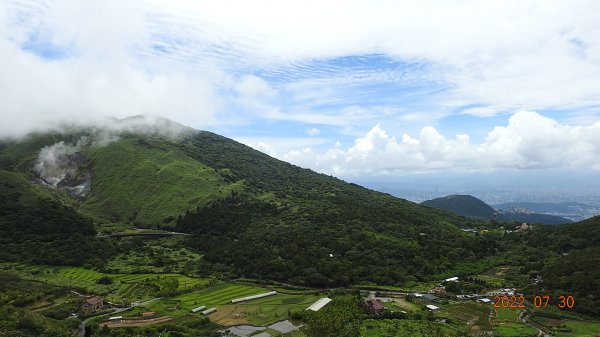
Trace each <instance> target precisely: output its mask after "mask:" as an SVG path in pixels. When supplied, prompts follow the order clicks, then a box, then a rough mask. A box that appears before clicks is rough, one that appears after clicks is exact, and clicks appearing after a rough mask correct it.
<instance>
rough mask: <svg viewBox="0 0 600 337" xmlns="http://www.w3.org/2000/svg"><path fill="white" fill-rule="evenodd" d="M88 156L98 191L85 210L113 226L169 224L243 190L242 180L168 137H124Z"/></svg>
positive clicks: (92, 196)
mask: <svg viewBox="0 0 600 337" xmlns="http://www.w3.org/2000/svg"><path fill="white" fill-rule="evenodd" d="M87 152H88V153H87V154H88V156H89V158H90V160H91V161H92V165H93V170H94V179H93V185H92V191H93V193H92V194H91V196H90V198H89V199H87V200H86V201H85V202H84V203H83V205H82V208H83V209H82V211H83V212H86V213H89V214H93V215H95V216H96V217H97V218H100V219H105V220H108V221H110V222H117V223H118V222H128V223H132V224H135V225H141V226H157V225H161V226H168V225H169V224H172V223H173V222H174V220H175V219H176V218H177V216H178V215H180V214H183V213H185V212H186V211H188V210H190V209H192V208H195V207H197V206H198V205H205V204H206V203H207V202H209V201H212V200H215V199H220V198H222V197H224V196H227V195H229V194H231V192H232V191H236V190H240V189H241V188H243V182H242V181H239V182H236V183H234V182H230V181H227V179H226V178H224V177H223V176H222V175H221V174H219V172H217V171H215V170H214V169H212V168H210V167H208V166H206V165H203V164H202V163H200V162H198V161H196V160H193V159H191V158H189V157H187V156H185V155H184V154H182V153H181V151H179V150H178V149H177V148H176V147H175V146H174V144H172V143H170V142H167V141H164V140H162V139H156V138H151V137H145V138H139V137H135V136H124V137H122V138H121V139H120V140H119V141H116V142H112V143H110V144H108V145H106V146H102V147H99V146H95V147H92V148H90V149H89V150H88V151H87ZM124 181H126V182H127V184H126V186H125V187H124V186H123V182H124Z"/></svg>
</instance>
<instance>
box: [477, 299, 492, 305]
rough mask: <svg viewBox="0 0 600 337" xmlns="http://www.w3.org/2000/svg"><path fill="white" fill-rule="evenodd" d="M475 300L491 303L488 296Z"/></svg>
mask: <svg viewBox="0 0 600 337" xmlns="http://www.w3.org/2000/svg"><path fill="white" fill-rule="evenodd" d="M477 302H481V303H485V304H487V303H492V300H490V299H489V298H485V297H484V298H480V299H478V300H477Z"/></svg>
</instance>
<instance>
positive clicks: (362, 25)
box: [0, 0, 600, 188]
mask: <svg viewBox="0 0 600 337" xmlns="http://www.w3.org/2000/svg"><path fill="white" fill-rule="evenodd" d="M598 11H600V3H598V2H590V1H562V2H552V3H548V2H535V1H501V2H454V3H451V2H448V3H439V2H437V3H433V2H418V3H415V2H396V1H383V2H378V3H376V4H373V3H371V2H341V1H333V2H316V1H308V2H307V1H302V2H277V1H258V2H252V3H247V2H232V1H223V2H218V3H215V2H211V3H207V2H195V1H168V2H160V1H151V0H148V1H116V0H114V1H113V0H111V1H89V2H85V3H84V2H80V1H33V0H32V1H4V2H2V3H1V4H0V54H1V55H2V62H0V71H1V72H2V74H3V76H2V77H1V78H0V86H1V87H2V88H3V90H0V100H1V101H2V102H3V107H2V110H1V111H0V117H1V120H2V123H1V126H0V138H7V137H8V138H10V137H19V136H22V135H24V134H26V133H27V132H31V131H34V130H43V129H45V128H47V127H48V126H51V125H55V124H58V123H61V122H65V121H69V122H75V123H77V122H89V121H93V120H96V119H98V118H101V117H104V116H115V117H125V116H131V115H138V114H153V115H159V116H164V117H167V118H170V119H173V120H175V121H177V122H180V123H182V124H185V125H188V126H191V127H194V128H197V129H204V130H209V131H214V132H216V133H219V134H222V135H224V136H227V137H230V138H233V139H236V140H238V141H240V142H243V143H245V144H247V145H249V146H252V147H254V148H256V149H258V150H260V151H263V152H265V153H267V154H269V155H272V156H274V157H276V158H279V159H282V160H285V161H289V162H291V163H294V164H297V165H300V166H302V167H307V168H311V169H313V170H315V171H318V172H323V173H326V174H332V175H335V176H338V177H341V178H344V179H348V180H351V181H368V180H370V179H376V180H386V181H388V182H393V181H395V180H397V179H400V178H402V177H412V178H415V177H417V176H416V175H415V174H425V175H429V176H430V177H439V178H440V179H444V177H447V176H448V175H450V176H452V175H454V174H459V175H466V174H470V173H477V174H480V173H481V174H485V173H488V172H491V173H493V174H496V175H497V176H505V177H506V178H507V181H515V182H516V181H520V180H522V177H529V176H539V177H546V176H548V180H546V181H543V182H542V183H540V185H539V187H538V188H542V187H543V186H545V185H548V186H551V184H554V183H556V182H558V180H552V178H551V177H550V176H552V172H553V170H560V171H561V172H562V173H561V174H562V175H565V176H570V175H574V174H578V173H577V172H582V171H584V172H588V174H587V175H586V176H588V179H589V182H590V183H594V182H595V180H596V179H597V178H598V174H597V173H598V170H600V26H599V25H598V24H597V15H596V13H597V12H598ZM493 174H492V175H493ZM402 179H404V178H402ZM511 179H512V180H511ZM416 180H417V181H419V179H418V178H416ZM538 180H539V179H538ZM484 183H485V182H483V181H482V184H484ZM511 184H512V183H511ZM513 185H514V184H513Z"/></svg>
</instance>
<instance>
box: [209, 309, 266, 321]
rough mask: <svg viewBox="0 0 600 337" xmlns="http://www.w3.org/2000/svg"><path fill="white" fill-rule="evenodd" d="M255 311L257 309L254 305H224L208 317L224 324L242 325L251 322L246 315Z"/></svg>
mask: <svg viewBox="0 0 600 337" xmlns="http://www.w3.org/2000/svg"><path fill="white" fill-rule="evenodd" d="M254 311H256V307H254V306H248V305H244V306H239V305H222V306H219V307H217V311H215V312H213V313H212V314H210V315H208V317H209V318H210V320H211V321H213V322H215V323H217V324H220V325H223V326H232V325H242V324H249V322H248V320H247V319H246V316H247V315H248V313H252V312H254Z"/></svg>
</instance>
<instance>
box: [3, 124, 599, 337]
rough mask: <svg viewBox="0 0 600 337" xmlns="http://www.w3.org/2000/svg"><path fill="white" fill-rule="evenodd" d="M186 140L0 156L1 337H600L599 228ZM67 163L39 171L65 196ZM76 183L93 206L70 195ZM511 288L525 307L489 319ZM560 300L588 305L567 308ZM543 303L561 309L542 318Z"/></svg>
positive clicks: (204, 138) (140, 140)
mask: <svg viewBox="0 0 600 337" xmlns="http://www.w3.org/2000/svg"><path fill="white" fill-rule="evenodd" d="M164 123H168V122H164ZM184 130H185V131H182V133H180V134H178V135H177V136H176V137H174V138H173V137H167V136H165V135H161V134H160V133H155V134H152V133H150V134H148V133H128V132H125V133H115V135H113V137H111V139H112V140H111V141H110V142H109V143H106V144H105V143H102V144H101V143H100V142H99V141H98V138H96V137H97V135H98V134H99V131H98V130H94V129H91V130H74V131H72V132H71V133H51V134H44V135H36V136H31V137H30V138H28V139H27V140H24V141H19V142H5V143H2V144H1V145H0V177H1V178H2V181H1V183H0V196H2V200H3V202H2V204H1V205H0V206H1V207H0V234H1V235H0V244H1V245H2V248H3V249H2V251H1V252H0V282H1V287H0V305H1V306H2V309H1V310H3V313H4V315H5V317H7V320H6V322H4V323H2V324H0V333H3V332H5V331H12V330H15V329H17V330H18V331H20V332H21V333H22V334H23V335H24V336H34V335H35V336H41V335H44V334H50V335H53V336H71V335H73V334H84V335H86V336H109V337H110V336H147V335H149V334H150V335H158V334H161V333H164V332H167V331H168V332H169V333H170V334H171V335H175V336H221V335H229V336H234V335H232V332H231V331H234V332H235V333H239V334H242V335H244V334H245V333H246V332H247V329H250V328H247V327H246V326H254V327H259V328H252V329H254V330H252V329H250V330H252V331H253V332H250V333H248V334H247V335H248V336H254V335H257V336H267V335H269V336H307V337H327V336H336V337H337V336H353V337H357V336H382V337H383V336H395V335H397V336H406V335H408V336H507V337H508V336H529V335H532V336H534V335H537V334H539V333H540V331H543V334H548V335H556V336H586V333H588V332H589V336H594V333H597V332H599V331H598V327H599V323H598V319H599V318H600V312H599V311H598V305H599V304H600V303H599V302H598V301H599V299H600V293H598V291H599V289H600V285H599V284H598V280H599V279H600V275H598V272H599V271H598V268H596V267H595V266H597V263H598V258H599V257H600V252H599V249H600V247H599V246H598V242H600V237H599V235H600V231H599V230H598V228H599V227H598V226H599V225H600V218H597V217H596V218H591V219H588V220H585V221H581V222H577V223H567V224H563V225H554V226H547V225H544V224H540V223H537V222H535V221H534V222H533V223H531V226H529V225H528V226H526V227H523V226H522V225H523V224H522V223H521V222H520V221H519V222H516V221H513V220H509V219H499V218H485V217H477V216H475V217H469V216H468V215H467V216H468V217H462V216H460V215H458V214H455V213H452V212H450V211H448V210H443V209H436V208H432V207H428V206H424V205H419V204H415V203H412V202H409V201H406V200H403V199H399V198H395V197H393V196H391V195H389V194H384V193H380V192H376V191H373V190H369V189H366V188H363V187H361V186H358V185H356V184H351V183H346V182H344V181H342V180H339V179H336V178H334V177H331V176H327V175H324V174H318V173H315V172H313V171H311V170H307V169H302V168H299V167H297V166H293V165H290V164H288V163H285V162H283V161H279V160H277V159H274V158H272V157H269V156H267V155H265V154H263V153H261V152H258V151H256V150H253V149H251V148H249V147H247V146H244V145H242V144H240V143H237V142H235V141H232V140H230V139H227V138H225V137H222V136H219V135H216V134H213V133H210V132H204V131H194V130H191V129H184ZM82 137H86V138H85V139H88V141H87V143H85V144H87V145H81V144H83V143H82V142H80V141H79V140H81V139H82ZM56 144H61V145H60V146H57V145H56ZM77 144H79V145H77ZM66 148H73V149H75V148H76V150H69V151H67V152H64V153H62V154H61V153H58V152H56V153H54V156H53V157H52V158H58V159H57V160H58V161H57V162H55V163H50V162H44V165H42V166H43V167H45V168H46V169H48V170H50V169H51V170H50V171H51V172H52V174H53V177H54V178H53V179H54V180H52V179H50V178H49V177H45V176H44V174H45V173H43V172H41V171H39V170H36V169H34V168H35V167H41V166H40V165H41V164H40V163H42V160H43V158H42V157H40V156H39V155H38V154H39V153H41V152H40V151H41V150H42V149H46V150H45V151H46V152H49V151H59V150H60V149H66ZM72 156H77V158H78V159H77V160H75V161H74V160H71V159H70V158H71V157H72ZM61 158H64V160H66V161H67V163H68V165H63V164H61V162H60V160H61ZM61 170H65V171H64V172H63V171H61ZM67 171H68V174H66V173H65V172H67ZM65 177H67V178H65ZM65 179H66V180H65ZM81 179H83V181H86V184H87V182H89V193H87V192H86V193H85V194H81V193H74V192H73V191H74V190H73V188H75V187H76V186H79V184H81V181H82V180H81ZM49 181H53V183H52V184H49V183H48V182H49ZM73 184H75V185H73ZM71 185H73V186H71ZM77 191H78V190H77ZM487 207H489V206H487ZM482 209H484V210H485V211H489V209H486V208H485V207H483V208H482ZM488 213H489V212H488ZM486 214H487V213H486ZM490 214H491V215H492V216H493V215H494V213H493V210H492V213H490ZM503 289H505V290H503ZM506 289H510V292H512V295H510V296H513V295H514V296H517V294H518V296H523V301H524V306H523V307H522V308H518V309H515V308H502V307H501V308H494V305H495V302H494V299H495V296H497V295H494V294H496V293H498V292H507V291H506ZM273 291H275V292H276V293H274V294H272V295H271V296H267V297H263V298H258V299H252V300H248V301H243V302H240V303H231V300H233V299H237V298H241V297H245V296H253V295H260V294H265V293H270V292H273ZM561 295H570V296H573V297H574V298H575V301H576V305H575V306H574V307H573V308H562V309H560V308H558V309H557V307H556V306H557V301H558V298H559V296H561ZM503 296H504V295H503ZM506 296H508V295H506ZM536 296H549V297H551V298H552V300H551V301H550V302H551V303H550V307H548V308H537V307H535V303H536V302H535V297H536ZM325 297H327V298H330V299H331V300H332V301H331V302H329V303H328V304H327V305H325V306H324V307H323V308H322V309H320V310H318V311H312V310H306V309H307V308H308V307H309V306H311V305H312V304H313V303H315V302H316V301H317V300H319V299H321V298H325ZM482 299H488V300H489V301H488V302H485V303H484V302H483V301H481V300H482ZM367 301H370V302H367ZM201 307H203V308H202V309H199V308H201ZM212 308H215V310H214V311H212V312H206V314H204V313H203V312H205V311H206V310H210V309H212ZM196 309H197V310H196ZM23 315H25V316H23ZM21 316H22V317H27V321H26V322H24V321H23V320H22V319H20V318H18V317H21ZM111 317H112V318H111ZM287 321H289V322H290V323H288V322H287ZM281 322H283V323H281ZM82 324H83V325H85V327H86V328H85V332H84V331H83V329H81V328H80V325H82ZM3 329H4V330H3ZM245 329H246V330H245ZM278 329H281V330H278ZM289 329H291V330H290V331H287V330H289ZM227 330H230V332H227ZM245 331H246V332H245Z"/></svg>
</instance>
